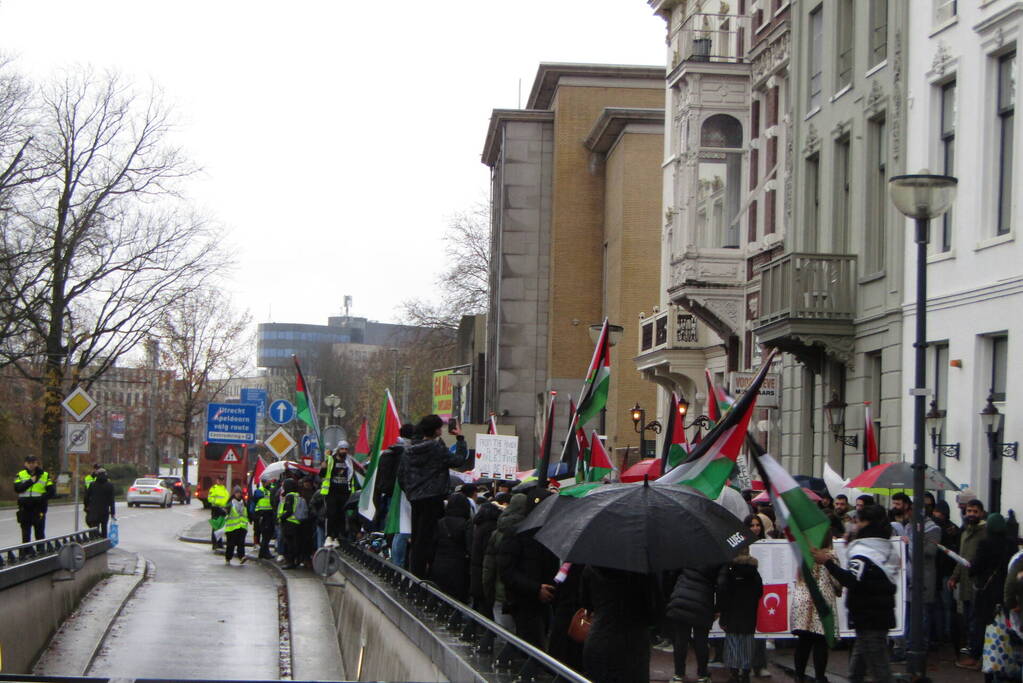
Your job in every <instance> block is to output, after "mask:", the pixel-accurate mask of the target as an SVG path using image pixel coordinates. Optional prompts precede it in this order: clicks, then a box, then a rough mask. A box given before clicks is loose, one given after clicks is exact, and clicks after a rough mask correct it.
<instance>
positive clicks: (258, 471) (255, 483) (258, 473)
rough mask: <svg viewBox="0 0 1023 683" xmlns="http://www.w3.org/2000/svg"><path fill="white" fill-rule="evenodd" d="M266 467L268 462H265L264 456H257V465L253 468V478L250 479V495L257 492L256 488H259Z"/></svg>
mask: <svg viewBox="0 0 1023 683" xmlns="http://www.w3.org/2000/svg"><path fill="white" fill-rule="evenodd" d="M265 469H266V463H265V462H263V458H261V457H259V456H258V455H257V456H256V466H255V467H253V468H252V479H250V480H249V495H250V496H252V495H253V494H255V493H256V489H258V488H259V483H260V477H262V476H263V470H265Z"/></svg>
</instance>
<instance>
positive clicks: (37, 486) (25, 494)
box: [14, 470, 50, 500]
mask: <svg viewBox="0 0 1023 683" xmlns="http://www.w3.org/2000/svg"><path fill="white" fill-rule="evenodd" d="M31 478H32V475H31V474H30V473H29V471H28V470H22V471H20V472H18V474H17V475H16V476H15V477H14V483H15V484H16V485H17V484H20V483H22V482H23V481H27V480H29V479H31ZM49 484H50V475H49V473H47V472H43V473H42V474H40V475H39V481H37V482H36V483H34V484H32V485H31V486H29V487H28V488H27V489H25V490H24V491H22V492H21V493H19V494H18V499H19V500H25V499H27V498H42V497H44V496H45V495H46V487H47V486H49Z"/></svg>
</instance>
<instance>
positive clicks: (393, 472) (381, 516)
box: [373, 422, 416, 531]
mask: <svg viewBox="0 0 1023 683" xmlns="http://www.w3.org/2000/svg"><path fill="white" fill-rule="evenodd" d="M415 434H416V426H415V425H414V424H412V423H410V422H406V423H405V424H403V425H402V426H401V429H400V430H399V432H398V435H399V438H398V442H397V443H395V444H393V445H392V446H391V447H390V448H388V449H387V450H385V451H383V452H382V453H380V459H379V460H378V461H377V476H376V487H375V489H374V493H373V498H374V500H375V502H376V508H377V514H376V518H375V519H374V520H373V528H374V530H375V531H380V530H382V528H383V525H384V520H385V519H386V517H387V512H388V510H389V508H390V507H391V496H393V495H394V483H395V482H396V481H397V480H398V465H399V464H400V463H401V455H402V453H404V452H405V449H406V448H407V447H408V445H409V444H410V443H412V441H411V440H412V438H413V437H414V436H415Z"/></svg>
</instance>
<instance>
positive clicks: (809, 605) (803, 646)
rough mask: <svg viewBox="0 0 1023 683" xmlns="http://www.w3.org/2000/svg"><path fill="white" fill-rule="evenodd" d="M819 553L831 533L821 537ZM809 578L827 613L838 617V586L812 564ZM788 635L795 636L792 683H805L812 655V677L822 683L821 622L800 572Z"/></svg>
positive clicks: (824, 640)
mask: <svg viewBox="0 0 1023 683" xmlns="http://www.w3.org/2000/svg"><path fill="white" fill-rule="evenodd" d="M821 545H822V549H823V550H827V549H830V548H831V534H827V535H826V536H825V537H824V543H822V544H821ZM812 571H813V579H814V581H816V582H817V586H818V587H819V588H820V591H821V595H822V596H823V597H824V600H825V601H827V603H828V605H829V606H830V607H831V613H832V614H834V615H837V614H838V595H839V594H840V593H841V586H840V585H839V584H837V583H836V582H835V580H834V579H832V578H831V574H829V573H828V570H827V569H826V568H825V567H824V565H822V564H814V565H813V570H812ZM791 623H792V633H793V634H794V635H795V636H796V638H797V641H796V652H795V657H794V660H795V670H796V671H795V674H796V681H797V682H799V683H802V682H803V681H805V680H806V664H807V662H808V661H809V659H810V655H811V654H812V655H813V670H814V673H815V674H816V676H815V679H814V680H815V681H816V683H826V681H827V677H826V676H827V669H828V640H827V636H826V632H825V630H824V622H823V621H822V620H821V617H820V614H818V612H817V608H816V607H815V606H814V604H813V598H811V597H810V590H809V588H807V586H806V581H805V579H804V578H803V574H802V571H800V573H799V576H798V577H797V579H796V584H795V589H794V590H793V591H792V622H791ZM832 636H834V637H835V638H837V637H838V621H837V619H836V620H835V621H834V631H833V633H832Z"/></svg>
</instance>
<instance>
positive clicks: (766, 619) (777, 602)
mask: <svg viewBox="0 0 1023 683" xmlns="http://www.w3.org/2000/svg"><path fill="white" fill-rule="evenodd" d="M757 631H758V632H760V633H787V632H788V631H789V587H788V584H784V583H775V584H770V585H767V586H764V592H763V593H761V595H760V605H759V606H758V607H757Z"/></svg>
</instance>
